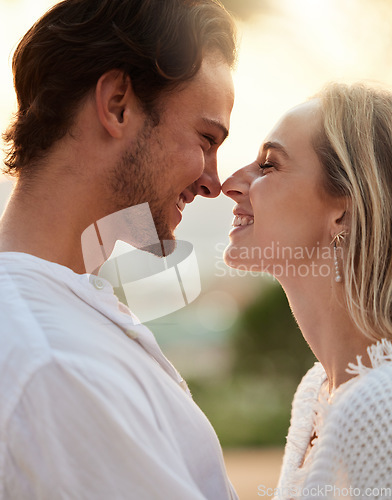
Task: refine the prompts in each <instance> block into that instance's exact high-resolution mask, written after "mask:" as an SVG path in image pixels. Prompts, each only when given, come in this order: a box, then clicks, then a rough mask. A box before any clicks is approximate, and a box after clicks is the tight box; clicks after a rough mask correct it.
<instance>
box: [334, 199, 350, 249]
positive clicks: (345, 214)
mask: <svg viewBox="0 0 392 500" xmlns="http://www.w3.org/2000/svg"><path fill="white" fill-rule="evenodd" d="M349 218H350V207H349V203H348V200H347V198H342V199H339V201H338V203H337V206H336V210H335V211H334V213H333V214H332V220H331V227H330V233H331V234H330V236H331V240H332V239H333V238H334V237H335V236H336V235H337V234H339V233H342V232H344V233H347V232H348V229H349Z"/></svg>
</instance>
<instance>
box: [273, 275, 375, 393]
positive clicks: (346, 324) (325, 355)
mask: <svg viewBox="0 0 392 500" xmlns="http://www.w3.org/2000/svg"><path fill="white" fill-rule="evenodd" d="M282 286H283V288H284V290H285V292H286V295H287V297H288V300H289V303H290V307H291V309H292V311H293V314H294V316H295V318H296V320H297V323H298V325H299V327H300V329H301V331H302V334H303V336H304V338H305V340H306V341H307V342H308V343H309V345H310V347H311V349H312V351H313V352H314V354H315V356H316V357H317V359H318V360H319V361H320V362H321V364H322V365H323V367H324V369H325V371H326V373H327V377H328V382H329V390H330V391H331V390H332V389H335V388H336V387H338V386H339V385H340V384H342V383H344V382H346V381H347V380H349V379H350V378H352V375H351V374H349V373H347V372H346V368H347V366H348V363H350V362H355V361H356V357H357V356H358V355H359V356H362V360H363V363H364V364H365V365H369V366H370V360H369V357H368V354H367V347H368V346H369V345H371V344H373V343H374V341H372V340H370V339H368V338H367V337H365V336H364V335H363V333H362V332H360V331H359V329H358V328H357V326H356V325H355V324H354V323H353V321H352V319H351V317H350V315H349V313H348V311H347V308H346V306H345V301H344V295H343V284H342V283H335V282H333V283H331V280H330V277H327V278H321V277H320V278H313V277H312V278H310V279H303V280H301V279H296V280H287V282H286V281H285V282H284V283H282Z"/></svg>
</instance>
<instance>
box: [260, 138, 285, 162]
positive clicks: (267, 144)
mask: <svg viewBox="0 0 392 500" xmlns="http://www.w3.org/2000/svg"><path fill="white" fill-rule="evenodd" d="M269 149H276V150H277V151H279V152H280V153H282V155H283V156H285V157H286V158H289V155H288V154H287V151H286V150H285V149H284V147H283V146H282V144H280V143H279V142H272V141H267V142H265V143H264V144H263V152H265V151H268V150H269Z"/></svg>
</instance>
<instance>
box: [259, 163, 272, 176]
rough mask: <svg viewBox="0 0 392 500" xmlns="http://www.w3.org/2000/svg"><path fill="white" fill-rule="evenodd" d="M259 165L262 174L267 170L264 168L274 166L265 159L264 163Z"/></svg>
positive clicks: (267, 168)
mask: <svg viewBox="0 0 392 500" xmlns="http://www.w3.org/2000/svg"><path fill="white" fill-rule="evenodd" d="M259 167H260V169H261V171H262V175H265V174H266V173H268V172H266V170H267V171H268V170H269V169H271V168H274V167H275V164H274V163H271V162H270V161H266V162H264V163H260V164H259Z"/></svg>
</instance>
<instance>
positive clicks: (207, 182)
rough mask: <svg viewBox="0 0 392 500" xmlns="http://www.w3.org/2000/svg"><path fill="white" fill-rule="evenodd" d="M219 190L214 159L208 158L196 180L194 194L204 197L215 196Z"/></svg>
mask: <svg viewBox="0 0 392 500" xmlns="http://www.w3.org/2000/svg"><path fill="white" fill-rule="evenodd" d="M220 192H221V183H220V180H219V177H218V170H217V163H216V160H215V161H212V160H210V161H209V162H208V164H207V165H206V167H205V169H204V171H203V173H202V174H201V176H200V177H199V178H198V180H197V181H196V194H198V195H200V196H205V197H206V198H216V197H217V196H219V194H220Z"/></svg>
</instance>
